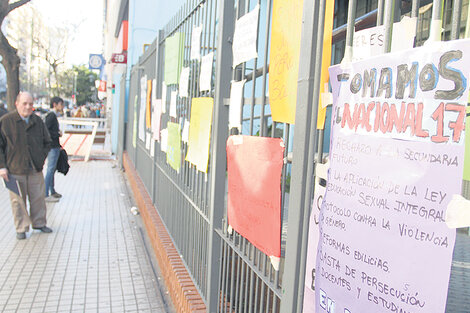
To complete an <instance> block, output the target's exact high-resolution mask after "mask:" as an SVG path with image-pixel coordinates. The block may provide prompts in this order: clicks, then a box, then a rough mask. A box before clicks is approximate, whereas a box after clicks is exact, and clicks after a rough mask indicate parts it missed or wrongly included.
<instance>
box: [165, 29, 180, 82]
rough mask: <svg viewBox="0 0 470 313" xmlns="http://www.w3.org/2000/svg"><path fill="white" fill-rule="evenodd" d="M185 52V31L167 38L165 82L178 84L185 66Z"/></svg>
mask: <svg viewBox="0 0 470 313" xmlns="http://www.w3.org/2000/svg"><path fill="white" fill-rule="evenodd" d="M183 53H184V34H183V33H175V34H174V35H173V36H171V37H168V38H167V39H166V40H165V84H167V85H172V84H178V82H179V78H180V74H181V68H182V67H183Z"/></svg>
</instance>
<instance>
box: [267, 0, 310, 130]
mask: <svg viewBox="0 0 470 313" xmlns="http://www.w3.org/2000/svg"><path fill="white" fill-rule="evenodd" d="M302 8H303V0H292V1H284V0H274V1H273V18H272V29H271V31H272V35H271V48H270V49H271V50H270V51H271V52H270V55H269V58H270V62H269V103H270V105H271V113H272V119H273V121H275V122H281V123H290V124H294V123H295V105H296V102H297V81H298V74H299V55H300V33H301V30H302Z"/></svg>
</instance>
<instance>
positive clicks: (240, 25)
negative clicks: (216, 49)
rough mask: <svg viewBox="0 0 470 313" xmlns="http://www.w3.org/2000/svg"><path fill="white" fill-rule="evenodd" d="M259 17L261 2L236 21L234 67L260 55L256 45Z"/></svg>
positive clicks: (233, 50) (233, 47) (233, 49)
mask: <svg viewBox="0 0 470 313" xmlns="http://www.w3.org/2000/svg"><path fill="white" fill-rule="evenodd" d="M258 17H259V4H257V5H256V7H255V8H254V9H253V10H252V11H251V12H249V13H247V14H245V15H244V16H242V17H241V18H239V19H238V20H237V21H236V23H235V32H234V34H233V45H232V52H233V67H235V66H237V65H238V64H240V63H243V62H246V61H249V60H251V59H254V58H257V57H258V52H257V47H256V44H257V38H258Z"/></svg>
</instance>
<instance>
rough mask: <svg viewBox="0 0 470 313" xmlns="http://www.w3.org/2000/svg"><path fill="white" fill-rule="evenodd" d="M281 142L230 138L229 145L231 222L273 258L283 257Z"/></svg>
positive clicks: (229, 220)
mask: <svg viewBox="0 0 470 313" xmlns="http://www.w3.org/2000/svg"><path fill="white" fill-rule="evenodd" d="M283 155H284V143H283V141H282V139H279V138H267V137H253V136H230V137H229V139H228V141H227V171H228V212H227V213H228V222H229V225H230V226H231V227H232V228H233V229H235V230H236V231H237V232H238V233H239V234H240V235H242V236H243V237H245V238H246V239H248V240H249V241H250V242H251V243H252V244H254V245H255V246H256V247H257V248H258V249H259V250H261V251H262V252H264V253H265V254H266V255H268V256H270V257H277V258H279V257H280V256H281V172H282V165H283Z"/></svg>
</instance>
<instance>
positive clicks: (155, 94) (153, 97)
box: [152, 79, 157, 106]
mask: <svg viewBox="0 0 470 313" xmlns="http://www.w3.org/2000/svg"><path fill="white" fill-rule="evenodd" d="M156 99H157V80H156V79H153V80H152V106H153V105H155V103H154V102H155V100H156Z"/></svg>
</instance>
